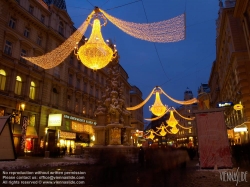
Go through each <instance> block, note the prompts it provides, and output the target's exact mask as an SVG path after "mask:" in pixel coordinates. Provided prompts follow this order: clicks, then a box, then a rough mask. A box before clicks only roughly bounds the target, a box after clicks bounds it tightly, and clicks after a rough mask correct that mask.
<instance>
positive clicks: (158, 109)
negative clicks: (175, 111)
mask: <svg viewBox="0 0 250 187" xmlns="http://www.w3.org/2000/svg"><path fill="white" fill-rule="evenodd" d="M149 110H150V111H151V112H152V113H153V114H154V115H156V116H162V115H163V114H164V113H165V112H166V110H167V106H164V105H163V104H162V102H161V98H160V93H159V91H156V93H155V102H154V104H153V106H151V108H149Z"/></svg>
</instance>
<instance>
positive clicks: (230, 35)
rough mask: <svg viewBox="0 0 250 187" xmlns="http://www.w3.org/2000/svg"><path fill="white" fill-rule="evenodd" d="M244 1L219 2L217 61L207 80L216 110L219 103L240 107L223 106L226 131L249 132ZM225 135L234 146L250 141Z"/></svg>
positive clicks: (248, 64)
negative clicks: (240, 107)
mask: <svg viewBox="0 0 250 187" xmlns="http://www.w3.org/2000/svg"><path fill="white" fill-rule="evenodd" d="M247 2H248V1H234V0H226V1H225V3H224V4H223V3H222V1H220V9H219V14H218V15H219V17H218V19H217V22H216V24H217V35H216V60H215V62H214V63H213V66H212V69H211V73H210V79H209V87H210V89H211V92H210V99H211V100H210V105H211V107H213V108H215V107H217V104H218V103H220V102H232V103H233V104H239V106H243V108H242V109H239V110H238V109H237V110H235V108H234V107H233V106H231V107H225V111H224V114H225V120H226V125H227V128H228V129H234V128H235V127H242V128H244V129H246V128H248V129H250V77H249V72H250V60H249V48H248V45H249V44H248V43H249V34H246V32H248V31H247V30H246V23H245V22H243V21H242V20H244V21H246V19H247V18H246V17H244V16H243V17H242V15H243V12H244V11H247V9H248V8H247V7H246V6H247V5H248V3H247ZM235 3H236V4H235ZM235 5H236V6H235ZM243 7H244V8H243ZM248 7H249V6H248ZM241 11H243V12H241ZM240 12H241V13H240ZM241 14H242V15H241ZM244 15H245V14H244ZM239 17H241V19H242V20H241V19H240V18H239ZM242 23H243V24H242ZM248 24H249V23H248ZM248 131H249V130H248ZM228 136H229V138H230V139H232V142H233V143H245V142H248V141H249V134H248V132H247V131H242V132H234V131H233V130H231V131H228Z"/></svg>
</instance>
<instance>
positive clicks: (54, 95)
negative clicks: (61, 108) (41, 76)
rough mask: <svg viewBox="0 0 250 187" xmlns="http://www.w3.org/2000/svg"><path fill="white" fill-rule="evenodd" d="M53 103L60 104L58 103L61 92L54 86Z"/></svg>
mask: <svg viewBox="0 0 250 187" xmlns="http://www.w3.org/2000/svg"><path fill="white" fill-rule="evenodd" d="M52 104H53V105H55V106H58V104H59V92H58V91H57V89H56V88H53V92H52Z"/></svg>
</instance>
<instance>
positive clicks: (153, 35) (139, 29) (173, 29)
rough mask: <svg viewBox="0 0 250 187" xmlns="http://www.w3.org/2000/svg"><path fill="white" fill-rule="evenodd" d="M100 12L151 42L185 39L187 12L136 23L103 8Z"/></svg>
mask: <svg viewBox="0 0 250 187" xmlns="http://www.w3.org/2000/svg"><path fill="white" fill-rule="evenodd" d="M100 12H102V13H103V15H104V16H105V17H106V18H107V19H108V20H109V21H110V22H112V23H113V24H114V25H116V26H117V27H118V28H119V29H121V30H122V31H124V32H125V33H127V34H129V35H131V36H133V37H135V38H139V39H141V40H146V41H150V42H162V43H163V42H164V43H165V42H177V41H180V40H184V39H185V14H181V15H179V16H176V17H174V18H171V19H169V20H164V21H160V22H154V23H144V24H142V23H134V22H127V21H123V20H121V19H117V18H115V17H113V16H111V15H109V14H107V13H106V12H104V11H103V10H101V9H100Z"/></svg>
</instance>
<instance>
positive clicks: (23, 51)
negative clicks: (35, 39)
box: [20, 49, 27, 63]
mask: <svg viewBox="0 0 250 187" xmlns="http://www.w3.org/2000/svg"><path fill="white" fill-rule="evenodd" d="M23 56H27V52H26V50H25V49H22V50H21V58H20V61H21V62H23V63H26V60H25V59H24V58H22V57H23Z"/></svg>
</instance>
